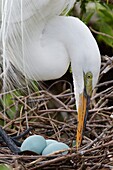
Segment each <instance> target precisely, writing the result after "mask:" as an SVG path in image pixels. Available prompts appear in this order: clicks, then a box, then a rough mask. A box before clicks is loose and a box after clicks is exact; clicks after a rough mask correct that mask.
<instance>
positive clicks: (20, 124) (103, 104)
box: [0, 56, 113, 170]
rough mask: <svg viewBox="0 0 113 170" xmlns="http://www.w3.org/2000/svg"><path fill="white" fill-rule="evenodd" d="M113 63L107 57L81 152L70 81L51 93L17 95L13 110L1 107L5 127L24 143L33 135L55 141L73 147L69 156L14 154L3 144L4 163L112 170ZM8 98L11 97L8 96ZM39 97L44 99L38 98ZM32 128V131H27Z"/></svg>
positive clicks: (64, 169) (31, 168)
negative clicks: (11, 116)
mask: <svg viewBox="0 0 113 170" xmlns="http://www.w3.org/2000/svg"><path fill="white" fill-rule="evenodd" d="M112 68H113V59H112V58H110V57H108V56H103V57H102V67H101V73H100V78H99V83H98V84H97V86H96V88H95V90H94V92H93V95H92V99H91V104H90V110H89V115H88V120H87V124H86V129H85V131H84V134H83V140H82V145H81V147H80V148H79V150H78V151H77V150H76V146H75V138H76V130H77V111H76V109H75V101H74V95H73V91H72V86H71V84H70V83H69V82H67V81H60V80H59V81H57V82H55V83H53V84H52V85H51V86H50V88H49V89H48V90H39V91H38V92H37V91H36V92H34V93H30V95H29V94H27V95H24V96H20V95H19V96H18V95H16V94H15V93H13V96H12V99H11V100H13V104H12V103H11V104H10V105H9V107H7V108H5V113H6V114H5V115H4V109H2V107H1V112H0V117H1V121H2V120H5V125H4V127H3V129H4V130H5V132H6V133H7V134H8V135H9V136H10V137H11V138H14V136H17V137H18V136H19V138H16V140H18V142H20V143H21V142H22V141H23V140H24V139H25V138H26V137H28V136H30V135H32V134H38V135H42V136H44V137H45V138H46V139H55V140H58V141H61V142H64V143H66V144H67V145H69V146H70V149H68V154H67V155H62V154H61V152H62V151H60V152H57V153H55V154H51V155H48V156H41V155H35V154H33V153H28V152H27V153H21V154H14V153H13V152H11V150H10V149H9V148H8V147H7V145H6V144H4V142H3V141H1V142H0V147H1V149H0V163H4V164H7V165H10V166H11V168H12V169H16V170H17V169H18V170H19V169H21V170H24V169H29V170H35V169H36V170H37V169H44V170H50V169H53V170H60V169H61V170H72V169H73V170H75V169H87V170H94V169H102V170H112V169H113V106H112V101H113V80H112V74H111V71H112V70H113V69H112ZM59 83H61V84H62V91H61V92H56V91H55V92H53V91H51V92H50V90H51V89H54V90H55V86H56V84H58V86H57V87H58V89H59ZM7 94H8V93H7ZM39 94H40V95H39ZM14 106H15V108H16V109H15V112H16V113H15V117H13V119H11V118H10V117H8V114H7V112H8V111H10V112H11V110H13V107H14ZM26 129H27V130H26Z"/></svg>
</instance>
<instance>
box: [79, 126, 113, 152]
mask: <svg viewBox="0 0 113 170" xmlns="http://www.w3.org/2000/svg"><path fill="white" fill-rule="evenodd" d="M111 128H112V126H110V127H108V128H105V129H104V130H103V132H102V133H101V134H100V135H99V136H98V137H97V138H96V139H94V141H92V142H91V143H90V144H88V145H87V146H85V147H84V148H83V149H82V151H84V150H85V149H88V148H90V147H91V146H92V145H93V144H94V143H96V142H97V141H98V140H99V139H101V138H102V136H103V135H104V134H105V133H106V131H108V130H109V129H111Z"/></svg>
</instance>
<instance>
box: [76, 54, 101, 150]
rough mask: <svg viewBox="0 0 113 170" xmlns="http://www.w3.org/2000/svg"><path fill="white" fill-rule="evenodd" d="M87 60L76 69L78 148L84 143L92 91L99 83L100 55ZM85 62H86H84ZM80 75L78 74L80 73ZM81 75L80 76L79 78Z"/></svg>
mask: <svg viewBox="0 0 113 170" xmlns="http://www.w3.org/2000/svg"><path fill="white" fill-rule="evenodd" d="M92 56H93V57H92V58H91V57H90V58H89V57H88V58H87V59H86V61H85V60H84V59H82V60H81V61H82V63H81V64H80V63H79V67H78V68H77V69H76V68H75V76H74V79H75V80H74V83H75V86H74V87H75V96H76V106H77V112H78V126H77V139H76V146H77V149H78V148H79V146H80V144H81V141H82V134H83V129H84V127H85V125H86V121H87V116H88V109H89V103H90V97H91V95H92V91H93V89H94V87H95V85H96V83H97V81H98V77H99V72H100V53H97V56H96V57H94V55H92ZM83 60H84V61H83ZM77 70H78V71H79V73H78V71H77ZM78 75H79V76H78Z"/></svg>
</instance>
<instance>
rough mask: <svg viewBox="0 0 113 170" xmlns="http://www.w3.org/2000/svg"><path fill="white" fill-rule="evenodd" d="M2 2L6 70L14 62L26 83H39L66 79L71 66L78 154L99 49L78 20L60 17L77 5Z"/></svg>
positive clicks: (49, 0)
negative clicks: (26, 80) (32, 80)
mask: <svg viewBox="0 0 113 170" xmlns="http://www.w3.org/2000/svg"><path fill="white" fill-rule="evenodd" d="M1 2H2V25H1V42H2V49H3V55H2V56H3V61H4V68H5V66H6V65H7V70H8V69H11V65H10V63H11V64H12V65H14V66H15V67H16V68H17V69H18V70H19V71H21V72H22V74H24V76H25V77H26V78H27V79H35V80H38V81H39V80H50V79H56V78H59V77H61V76H62V75H64V73H65V72H66V71H67V69H68V67H69V64H70V62H71V67H72V74H73V83H74V93H75V97H76V107H77V111H78V127H77V140H76V146H77V149H78V147H79V146H80V144H81V140H82V132H83V127H84V121H85V117H86V113H87V111H86V110H87V105H88V101H89V97H90V96H91V93H92V90H93V88H94V87H95V85H96V83H97V80H98V76H99V71H100V63H101V60H100V52H99V48H98V45H97V43H96V41H95V39H94V37H93V35H92V33H91V32H90V30H89V28H88V27H87V26H86V25H85V24H84V23H83V22H82V21H80V20H79V19H78V18H75V17H67V16H60V14H66V13H67V12H68V11H69V10H70V8H72V6H73V5H74V3H75V0H2V1H1ZM13 73H14V72H13ZM13 73H12V74H13ZM4 74H7V71H4ZM2 75H3V74H2ZM14 76H15V74H14ZM15 79H16V76H15Z"/></svg>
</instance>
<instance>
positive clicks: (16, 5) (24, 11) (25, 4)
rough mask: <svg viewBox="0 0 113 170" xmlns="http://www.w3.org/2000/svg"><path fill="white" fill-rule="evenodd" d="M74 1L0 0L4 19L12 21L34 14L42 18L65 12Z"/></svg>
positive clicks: (18, 20)
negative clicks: (4, 14)
mask: <svg viewBox="0 0 113 170" xmlns="http://www.w3.org/2000/svg"><path fill="white" fill-rule="evenodd" d="M74 3H75V0H0V4H1V10H2V11H4V12H5V13H6V20H7V21H9V20H10V22H13V23H16V22H20V21H21V20H23V21H25V20H27V19H29V18H30V17H32V16H34V15H35V16H38V19H42V18H43V19H44V18H47V17H52V16H55V15H60V14H61V13H63V14H66V13H67V12H68V11H69V10H70V9H71V8H72V7H73V4H74Z"/></svg>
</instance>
